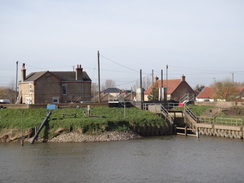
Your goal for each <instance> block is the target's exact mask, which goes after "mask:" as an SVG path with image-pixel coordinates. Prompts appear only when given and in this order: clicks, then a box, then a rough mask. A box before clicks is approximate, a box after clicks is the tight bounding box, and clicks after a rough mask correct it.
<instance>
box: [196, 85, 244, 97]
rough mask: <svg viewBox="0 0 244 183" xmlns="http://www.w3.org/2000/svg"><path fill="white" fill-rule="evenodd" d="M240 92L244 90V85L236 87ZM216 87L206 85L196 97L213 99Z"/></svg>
mask: <svg viewBox="0 0 244 183" xmlns="http://www.w3.org/2000/svg"><path fill="white" fill-rule="evenodd" d="M236 89H237V91H238V93H239V94H241V92H242V91H243V90H244V87H236ZM214 93H215V92H214V88H213V87H204V88H203V90H202V91H201V92H200V93H199V94H198V96H197V97H196V98H199V99H200V98H202V99H203V98H206V99H211V98H214Z"/></svg>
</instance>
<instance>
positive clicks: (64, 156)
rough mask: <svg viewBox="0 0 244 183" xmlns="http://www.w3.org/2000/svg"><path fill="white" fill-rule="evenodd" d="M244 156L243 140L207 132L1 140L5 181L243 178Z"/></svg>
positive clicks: (147, 182)
mask: <svg viewBox="0 0 244 183" xmlns="http://www.w3.org/2000/svg"><path fill="white" fill-rule="evenodd" d="M243 156H244V146H243V140H237V139H226V138H217V137H206V136H200V138H199V139H197V138H195V137H183V136H163V137H150V138H144V139H141V140H130V141H120V142H99V143H35V144H33V145H31V144H29V143H25V145H24V147H22V146H21V145H20V144H19V143H1V144H0V182H1V183H5V182H6V183H15V182H18V183H22V182H23V183H34V182H37V183H39V182H40V183H56V182H57V183H76V182H91V183H160V182H194V183H195V182H228V183H230V182H231V183H233V182H244V157H243Z"/></svg>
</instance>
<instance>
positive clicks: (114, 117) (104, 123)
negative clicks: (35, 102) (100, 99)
mask: <svg viewBox="0 0 244 183" xmlns="http://www.w3.org/2000/svg"><path fill="white" fill-rule="evenodd" d="M47 112H48V111H47V110H46V109H2V110H0V130H1V131H3V130H5V131H6V129H18V130H20V131H22V129H23V130H29V129H34V128H35V127H37V128H38V127H39V126H40V125H41V123H42V121H43V120H44V118H45V117H46V115H47ZM73 114H75V115H76V116H75V117H74V116H73ZM64 115H65V116H64ZM145 126H146V127H155V126H156V127H162V126H167V123H166V122H165V121H164V119H162V118H160V117H159V116H157V115H155V114H153V113H151V112H148V111H142V110H140V109H137V108H126V109H125V110H124V109H123V108H108V107H98V108H92V109H91V117H88V115H87V110H86V109H77V108H65V109H56V110H52V115H51V117H50V120H49V125H48V126H47V128H48V129H47V130H48V133H49V137H53V136H56V135H57V133H60V130H59V129H62V130H63V131H68V132H70V131H79V132H82V133H85V134H98V133H102V132H106V131H133V129H136V128H137V127H145ZM44 133H45V130H43V131H42V132H41V133H40V136H44V135H45V134H44Z"/></svg>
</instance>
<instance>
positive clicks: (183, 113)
mask: <svg viewBox="0 0 244 183" xmlns="http://www.w3.org/2000/svg"><path fill="white" fill-rule="evenodd" d="M167 106H168V105H167ZM167 106H166V107H165V105H162V104H160V105H158V104H152V105H148V106H147V109H148V110H150V111H152V112H156V113H158V114H161V115H162V117H163V118H165V120H167V121H168V122H169V123H170V124H171V125H172V134H177V135H184V136H194V137H199V136H200V135H208V136H216V137H227V138H238V139H243V138H244V128H243V126H244V121H243V120H242V119H233V118H217V117H216V116H213V117H201V116H196V115H195V114H194V113H193V112H192V111H191V109H190V108H189V107H188V106H182V108H181V110H175V109H174V107H173V108H172V107H170V108H168V107H167Z"/></svg>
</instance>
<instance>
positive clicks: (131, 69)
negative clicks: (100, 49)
mask: <svg viewBox="0 0 244 183" xmlns="http://www.w3.org/2000/svg"><path fill="white" fill-rule="evenodd" d="M100 56H101V57H103V58H105V59H107V60H108V61H110V62H112V63H114V64H116V65H119V66H121V67H124V68H126V69H129V70H131V71H134V72H139V71H137V70H135V69H131V68H129V67H127V66H124V65H122V64H119V63H117V62H115V61H113V60H111V59H109V58H107V57H105V56H103V55H100Z"/></svg>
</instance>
